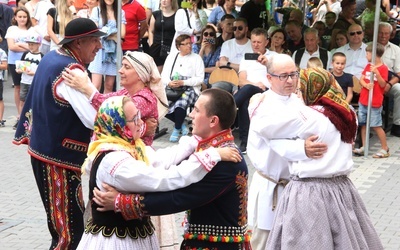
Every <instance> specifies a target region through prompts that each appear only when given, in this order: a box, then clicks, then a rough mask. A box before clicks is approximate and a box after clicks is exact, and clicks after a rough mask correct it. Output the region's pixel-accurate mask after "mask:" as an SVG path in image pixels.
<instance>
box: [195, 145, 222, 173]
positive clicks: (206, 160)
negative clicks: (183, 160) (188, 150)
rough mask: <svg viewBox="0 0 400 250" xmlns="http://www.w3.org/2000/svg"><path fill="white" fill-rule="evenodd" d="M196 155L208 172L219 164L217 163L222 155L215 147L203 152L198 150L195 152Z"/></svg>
mask: <svg viewBox="0 0 400 250" xmlns="http://www.w3.org/2000/svg"><path fill="white" fill-rule="evenodd" d="M194 156H195V157H196V158H197V160H198V161H199V162H200V163H201V165H202V166H203V167H204V168H205V169H206V170H207V171H208V172H210V171H211V170H212V169H213V167H215V165H217V163H218V162H219V161H221V157H220V155H219V154H218V152H217V150H216V149H215V148H213V147H211V148H208V149H206V150H204V151H201V152H196V153H194Z"/></svg>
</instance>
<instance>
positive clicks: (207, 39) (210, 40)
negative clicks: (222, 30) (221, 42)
mask: <svg viewBox="0 0 400 250" xmlns="http://www.w3.org/2000/svg"><path fill="white" fill-rule="evenodd" d="M206 41H207V42H208V43H209V44H215V39H214V38H206Z"/></svg>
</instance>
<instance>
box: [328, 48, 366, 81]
mask: <svg viewBox="0 0 400 250" xmlns="http://www.w3.org/2000/svg"><path fill="white" fill-rule="evenodd" d="M366 48H367V45H366V44H365V43H362V44H361V46H360V48H358V49H356V50H353V49H352V48H350V45H349V44H346V45H344V46H342V47H340V48H338V49H336V51H335V53H336V52H342V53H343V54H345V55H346V67H345V68H344V72H346V73H349V74H352V75H354V76H355V77H357V78H358V79H360V78H361V74H362V72H363V71H364V68H365V66H367V64H368V60H367V52H366V51H365V49H366Z"/></svg>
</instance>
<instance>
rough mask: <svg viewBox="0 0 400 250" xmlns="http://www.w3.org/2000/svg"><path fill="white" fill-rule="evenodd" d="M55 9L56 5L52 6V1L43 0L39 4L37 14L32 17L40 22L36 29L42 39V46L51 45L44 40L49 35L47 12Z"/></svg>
mask: <svg viewBox="0 0 400 250" xmlns="http://www.w3.org/2000/svg"><path fill="white" fill-rule="evenodd" d="M53 7H54V4H52V3H51V2H50V1H47V0H42V1H40V2H38V3H37V5H36V10H35V13H34V15H33V16H32V17H33V18H35V19H36V21H38V24H37V25H36V26H35V27H34V29H35V30H36V32H38V33H39V34H40V36H41V37H42V44H47V45H50V42H48V41H46V40H44V39H43V37H44V36H46V35H47V12H48V11H49V9H50V8H53Z"/></svg>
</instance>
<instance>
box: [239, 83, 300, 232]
mask: <svg viewBox="0 0 400 250" xmlns="http://www.w3.org/2000/svg"><path fill="white" fill-rule="evenodd" d="M255 96H257V97H260V96H264V100H263V101H262V102H261V103H260V102H259V101H256V100H255V98H253V99H252V100H251V101H250V104H249V115H250V129H249V137H248V142H247V155H248V156H249V159H250V160H251V162H252V164H253V166H254V168H255V169H256V170H257V171H259V172H261V173H262V174H264V175H267V176H269V177H271V178H273V179H274V180H279V179H289V176H290V174H289V168H288V166H289V160H305V159H307V156H306V154H305V151H304V140H273V141H271V140H270V139H268V138H267V137H266V136H265V130H264V128H265V125H266V123H274V119H275V118H274V119H270V118H268V119H266V117H269V116H270V115H269V113H270V112H274V113H275V111H277V110H281V109H282V108H284V107H286V106H289V105H290V106H299V105H301V102H300V100H299V98H297V96H295V95H294V94H292V95H291V96H281V95H278V94H276V93H275V92H273V91H272V90H268V91H266V92H264V93H262V94H258V95H255ZM285 138H286V137H285ZM274 150H276V151H279V152H281V151H284V155H285V157H281V156H280V155H278V154H277V153H276V152H275V151H274ZM275 186H276V184H275V183H273V182H271V181H269V180H267V179H265V178H264V177H262V176H261V175H260V174H258V173H257V172H255V173H254V175H253V180H252V182H251V185H250V189H249V202H248V209H247V211H248V218H249V219H248V223H249V224H250V225H254V223H255V221H257V226H258V228H260V229H264V230H270V229H271V228H272V223H273V221H274V214H275V212H274V211H272V198H273V192H274V188H275ZM282 191H283V187H282V186H279V187H278V197H279V196H280V194H281V193H282Z"/></svg>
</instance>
